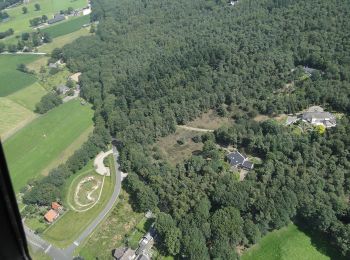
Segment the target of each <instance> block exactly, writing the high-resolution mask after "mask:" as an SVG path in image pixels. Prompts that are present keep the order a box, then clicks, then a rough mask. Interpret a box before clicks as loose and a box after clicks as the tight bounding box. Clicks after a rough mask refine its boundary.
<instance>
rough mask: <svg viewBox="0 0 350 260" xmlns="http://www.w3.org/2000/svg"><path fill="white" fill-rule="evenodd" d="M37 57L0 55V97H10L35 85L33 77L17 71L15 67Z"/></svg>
mask: <svg viewBox="0 0 350 260" xmlns="http://www.w3.org/2000/svg"><path fill="white" fill-rule="evenodd" d="M38 58H39V57H38V56H37V55H29V54H28V55H0V68H1V70H0V79H1V81H0V97H5V96H7V95H10V94H12V93H14V92H16V91H18V90H20V89H23V88H25V87H27V86H29V85H32V84H34V83H35V81H36V78H35V76H34V75H31V74H27V73H23V72H20V71H18V70H17V65H19V64H21V63H24V64H28V63H31V62H33V61H35V60H36V59H38Z"/></svg>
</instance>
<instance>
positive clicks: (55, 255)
mask: <svg viewBox="0 0 350 260" xmlns="http://www.w3.org/2000/svg"><path fill="white" fill-rule="evenodd" d="M113 155H114V159H115V187H114V191H113V194H112V196H111V198H110V199H109V201H108V203H107V205H106V207H105V208H104V209H103V210H102V211H101V212H100V214H99V215H98V216H97V218H95V220H94V221H93V222H92V223H91V224H90V225H89V226H88V227H87V228H86V229H85V230H84V231H83V233H81V235H80V236H79V237H78V238H77V239H76V240H75V241H74V242H73V243H72V244H71V245H69V246H68V247H66V248H63V249H61V248H57V247H54V246H53V245H51V244H50V243H48V242H47V241H45V240H43V239H42V238H40V237H39V236H38V235H35V234H34V232H33V231H32V230H30V229H29V228H28V227H26V226H24V230H25V233H26V235H27V240H28V243H30V244H32V245H33V246H34V247H35V248H37V249H39V250H42V251H44V252H45V253H46V254H47V255H49V256H51V257H52V259H55V260H71V259H72V258H73V252H74V250H75V249H76V248H77V247H78V246H79V245H80V244H81V243H82V242H83V241H84V240H85V239H86V238H87V237H88V236H89V235H90V234H91V233H92V232H93V231H94V229H95V228H96V227H97V226H98V224H100V222H101V221H102V220H103V219H104V217H105V216H106V215H107V214H108V212H109V211H110V210H111V209H112V207H113V205H114V203H115V202H116V200H117V198H118V196H119V194H120V190H121V183H122V175H121V172H120V170H119V164H118V159H119V153H118V151H117V148H116V147H115V146H113Z"/></svg>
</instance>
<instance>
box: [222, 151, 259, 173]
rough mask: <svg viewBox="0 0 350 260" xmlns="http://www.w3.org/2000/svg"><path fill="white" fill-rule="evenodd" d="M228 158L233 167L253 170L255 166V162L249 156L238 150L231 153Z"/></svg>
mask: <svg viewBox="0 0 350 260" xmlns="http://www.w3.org/2000/svg"><path fill="white" fill-rule="evenodd" d="M227 159H228V160H229V162H230V165H231V166H232V167H236V168H243V169H246V170H252V169H253V168H254V164H253V163H252V162H250V161H249V160H248V158H247V157H245V156H244V155H243V154H241V153H240V152H238V151H237V152H234V153H230V154H229V155H228V156H227Z"/></svg>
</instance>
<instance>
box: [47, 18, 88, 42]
mask: <svg viewBox="0 0 350 260" xmlns="http://www.w3.org/2000/svg"><path fill="white" fill-rule="evenodd" d="M87 23H90V15H85V16H80V17H78V18H74V19H71V20H68V21H66V22H62V23H59V24H56V25H53V26H50V27H47V28H45V29H43V30H42V31H43V32H47V33H48V34H50V36H51V37H52V38H57V37H59V36H62V35H66V34H69V33H72V32H75V31H78V30H79V29H81V27H82V26H83V25H84V24H87ZM53 41H55V39H54V40H53Z"/></svg>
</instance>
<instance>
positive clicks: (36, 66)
mask: <svg viewBox="0 0 350 260" xmlns="http://www.w3.org/2000/svg"><path fill="white" fill-rule="evenodd" d="M48 60H49V57H46V56H40V57H39V58H38V59H37V60H35V61H33V62H31V63H28V65H27V67H28V69H30V70H34V71H35V72H36V73H39V71H40V68H41V67H42V66H44V67H45V66H46V65H47V62H48Z"/></svg>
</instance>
